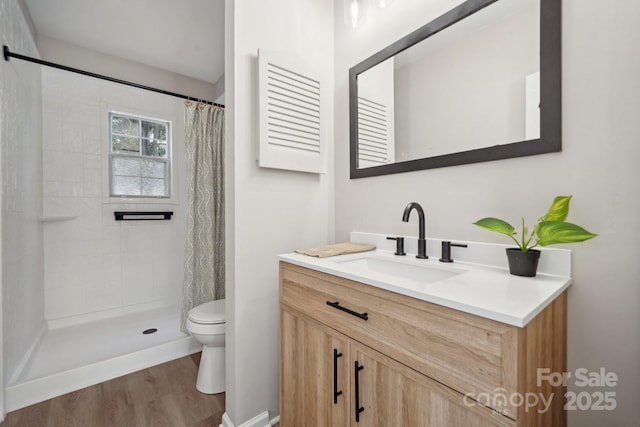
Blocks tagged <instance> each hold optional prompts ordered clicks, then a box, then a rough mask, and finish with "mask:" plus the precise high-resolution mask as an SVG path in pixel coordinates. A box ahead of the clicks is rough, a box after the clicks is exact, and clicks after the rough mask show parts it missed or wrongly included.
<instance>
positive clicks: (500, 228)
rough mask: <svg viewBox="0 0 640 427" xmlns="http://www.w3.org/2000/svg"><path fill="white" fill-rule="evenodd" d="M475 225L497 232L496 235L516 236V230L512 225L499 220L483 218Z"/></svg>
mask: <svg viewBox="0 0 640 427" xmlns="http://www.w3.org/2000/svg"><path fill="white" fill-rule="evenodd" d="M473 224H474V225H477V226H478V227H482V228H486V229H487V230H491V231H495V232H496V233H502V234H506V235H507V236H513V235H514V234H516V230H515V228H513V226H512V225H511V224H509V223H508V222H505V221H503V220H501V219H498V218H482V219H480V220H478V221H476V222H474V223H473Z"/></svg>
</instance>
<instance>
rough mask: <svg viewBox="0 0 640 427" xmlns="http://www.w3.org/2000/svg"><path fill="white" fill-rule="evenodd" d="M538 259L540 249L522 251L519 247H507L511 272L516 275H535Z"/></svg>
mask: <svg viewBox="0 0 640 427" xmlns="http://www.w3.org/2000/svg"><path fill="white" fill-rule="evenodd" d="M538 259H540V251H539V250H537V249H529V250H528V251H527V252H522V251H521V250H520V249H519V248H507V260H509V273H511V274H513V275H515V276H524V277H535V275H536V271H537V270H538Z"/></svg>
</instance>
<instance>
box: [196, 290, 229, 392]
mask: <svg viewBox="0 0 640 427" xmlns="http://www.w3.org/2000/svg"><path fill="white" fill-rule="evenodd" d="M224 301H225V300H223V299H222V300H217V301H210V302H206V303H204V304H200V305H198V306H196V307H194V308H192V309H191V310H190V311H189V316H188V318H187V323H186V327H187V331H189V333H190V334H191V336H192V337H194V338H195V339H196V340H197V341H198V342H199V343H200V344H202V356H201V358H200V367H199V368H198V379H197V381H196V388H197V389H198V390H199V391H200V392H202V393H206V394H215V393H222V392H224V391H225V356H224V352H225V327H224V325H225V316H224Z"/></svg>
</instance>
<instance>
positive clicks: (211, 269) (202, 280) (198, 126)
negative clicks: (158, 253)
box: [182, 101, 225, 331]
mask: <svg viewBox="0 0 640 427" xmlns="http://www.w3.org/2000/svg"><path fill="white" fill-rule="evenodd" d="M185 151H186V155H185V157H186V162H187V180H188V190H187V191H188V208H187V209H188V211H187V235H186V242H185V259H184V289H183V302H182V330H183V331H186V330H185V324H186V320H187V316H188V314H189V310H191V309H192V308H193V307H195V306H197V305H200V304H202V303H205V302H209V301H213V300H217V299H222V298H224V295H225V293H224V290H225V285H224V181H223V180H224V109H223V108H220V107H216V106H211V105H207V104H204V103H196V102H191V101H187V102H185Z"/></svg>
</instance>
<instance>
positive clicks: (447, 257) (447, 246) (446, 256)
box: [440, 240, 467, 262]
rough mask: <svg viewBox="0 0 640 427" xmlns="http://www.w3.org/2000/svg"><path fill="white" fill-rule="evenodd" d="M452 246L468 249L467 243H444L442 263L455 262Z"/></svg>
mask: <svg viewBox="0 0 640 427" xmlns="http://www.w3.org/2000/svg"><path fill="white" fill-rule="evenodd" d="M451 246H457V247H460V248H466V247H467V245H466V243H451V242H449V241H445V240H443V241H442V258H440V262H453V258H451Z"/></svg>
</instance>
